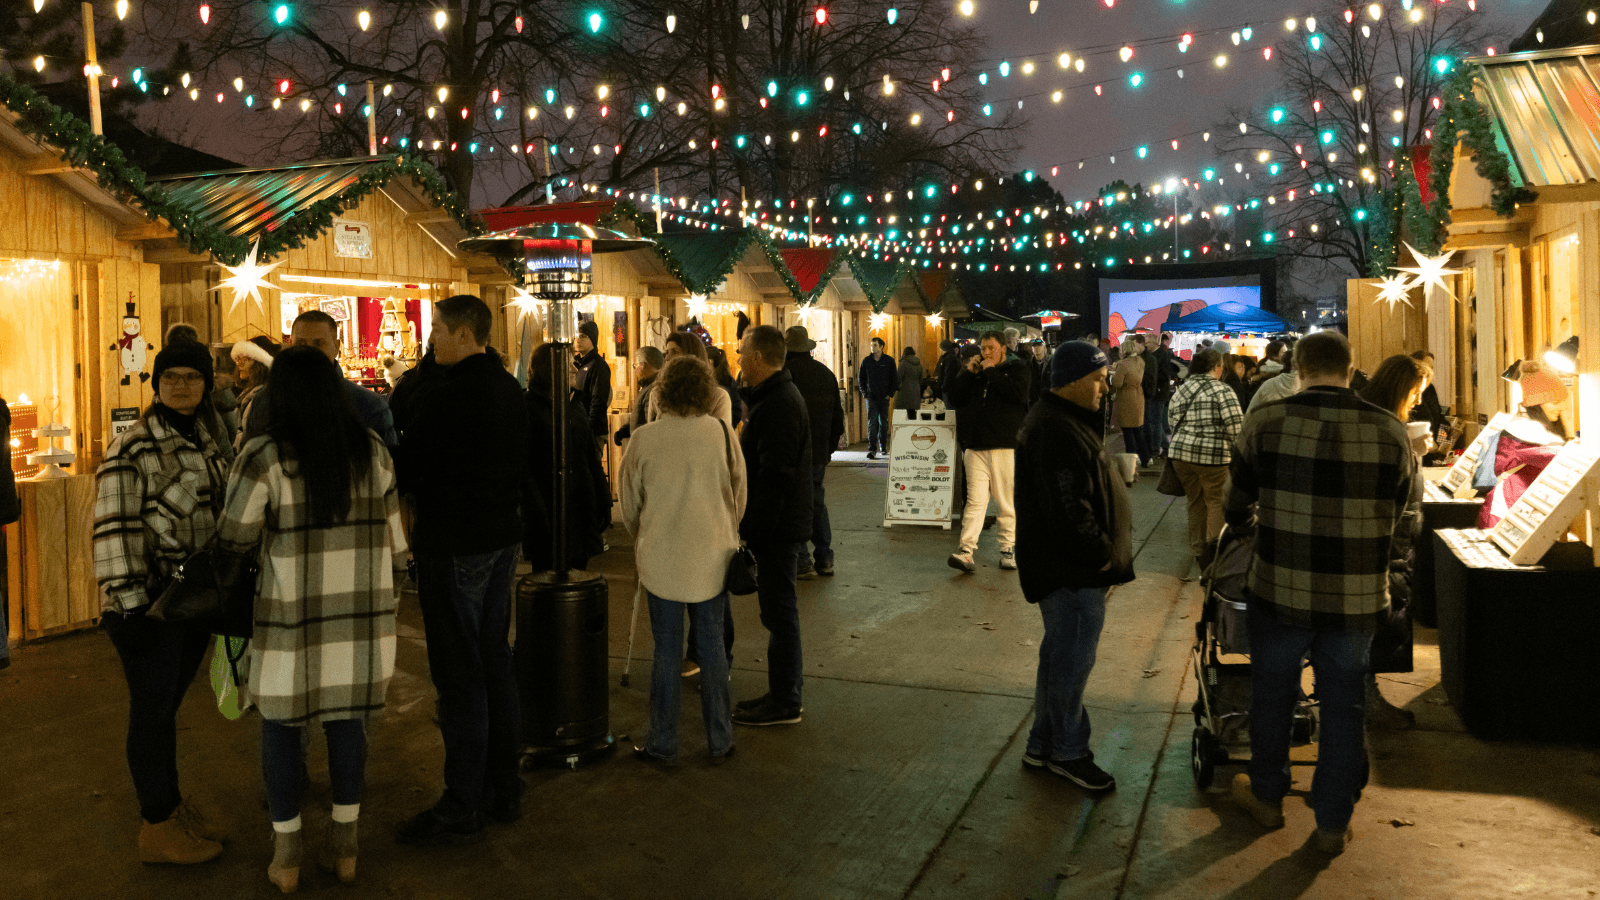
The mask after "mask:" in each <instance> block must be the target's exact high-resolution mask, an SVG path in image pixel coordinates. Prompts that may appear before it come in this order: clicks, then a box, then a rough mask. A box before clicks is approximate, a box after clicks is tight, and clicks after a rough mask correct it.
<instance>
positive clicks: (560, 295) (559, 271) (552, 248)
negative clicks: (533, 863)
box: [458, 223, 653, 768]
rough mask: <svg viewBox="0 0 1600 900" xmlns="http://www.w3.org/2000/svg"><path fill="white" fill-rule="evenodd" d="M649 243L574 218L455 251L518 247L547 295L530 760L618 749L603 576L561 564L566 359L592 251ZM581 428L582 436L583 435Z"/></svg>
mask: <svg viewBox="0 0 1600 900" xmlns="http://www.w3.org/2000/svg"><path fill="white" fill-rule="evenodd" d="M652 243H653V242H652V241H650V240H647V239H643V238H633V237H629V236H628V235H626V234H624V233H622V232H620V231H613V230H611V229H607V228H595V227H591V226H589V225H579V224H573V223H552V224H543V225H530V226H525V227H522V228H513V229H510V230H507V231H497V232H494V233H493V234H486V235H483V236H481V237H475V238H468V239H467V240H464V241H462V242H460V244H459V245H458V246H459V247H460V248H461V249H462V250H466V251H468V252H473V253H486V254H489V255H491V256H495V257H499V258H502V259H504V258H508V257H516V256H519V255H520V256H521V257H522V259H523V261H524V263H525V264H526V265H527V271H528V277H527V284H528V289H529V291H530V292H531V293H532V294H533V295H534V296H536V297H539V298H540V299H543V300H547V301H549V303H550V316H549V326H548V327H549V338H550V341H551V343H553V344H554V345H555V352H554V353H552V354H551V355H550V363H551V372H550V383H551V391H550V395H551V396H550V407H551V409H550V412H551V423H552V425H553V428H552V432H553V433H552V435H551V444H552V446H551V459H553V460H554V461H555V471H554V472H553V473H552V475H551V483H550V485H549V490H550V494H549V496H550V498H551V502H550V516H551V522H550V535H551V555H550V558H551V560H552V561H553V565H554V570H553V571H549V572H538V573H535V574H533V575H531V576H529V577H528V578H526V579H523V580H522V581H520V582H519V583H518V585H517V597H516V603H517V645H516V671H517V687H518V690H519V692H520V694H521V704H522V737H523V741H524V743H525V744H527V745H529V746H530V747H531V748H532V749H531V751H530V754H529V755H530V757H531V759H532V760H533V761H534V762H535V763H540V764H545V765H565V766H568V767H569V768H576V767H577V766H578V765H579V764H580V763H585V762H589V761H591V760H594V759H597V758H599V757H602V756H604V755H606V754H608V753H610V752H611V751H613V750H615V749H616V740H615V738H613V737H612V735H611V725H610V697H609V694H608V690H609V687H608V678H607V671H606V667H607V660H608V652H607V651H608V638H609V634H608V628H607V615H606V606H607V602H608V598H607V593H606V580H605V578H604V577H603V576H601V575H596V574H593V573H590V572H581V571H572V570H569V569H568V568H567V548H568V545H569V535H568V534H567V481H568V479H569V477H570V472H569V468H570V463H571V461H570V460H569V459H568V454H567V440H568V428H567V406H568V403H569V402H570V398H569V392H570V387H571V386H570V384H569V383H568V379H567V361H568V358H569V354H570V353H571V352H572V341H573V338H574V337H575V336H576V335H577V332H578V320H577V313H576V310H575V309H574V307H573V301H575V300H577V299H579V298H581V297H584V296H586V295H588V293H589V288H590V285H591V284H592V283H593V275H594V273H593V270H592V268H591V262H592V258H593V254H595V253H612V252H616V251H621V250H633V249H635V248H639V247H648V246H650V245H651V244H652ZM588 437H589V436H588V435H584V438H585V439H588Z"/></svg>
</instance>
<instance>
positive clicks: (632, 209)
mask: <svg viewBox="0 0 1600 900" xmlns="http://www.w3.org/2000/svg"><path fill="white" fill-rule="evenodd" d="M623 220H627V221H629V222H632V223H633V225H634V227H635V228H637V229H638V230H639V234H641V235H645V236H648V235H652V234H655V233H656V223H655V216H654V214H652V213H647V212H645V211H644V210H642V209H640V208H639V207H638V206H637V205H636V204H635V203H634V202H633V201H632V200H627V199H624V198H621V197H619V198H617V202H615V203H613V204H611V208H610V209H608V210H606V211H605V212H603V213H601V214H600V217H599V218H597V219H595V221H594V223H595V224H596V225H598V226H600V227H601V228H615V227H616V226H617V224H618V223H620V222H622V221H623Z"/></svg>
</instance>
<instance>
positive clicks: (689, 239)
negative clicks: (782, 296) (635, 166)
mask: <svg viewBox="0 0 1600 900" xmlns="http://www.w3.org/2000/svg"><path fill="white" fill-rule="evenodd" d="M655 240H656V246H655V250H656V253H657V254H658V255H659V256H660V257H661V261H662V262H663V263H664V264H665V265H666V267H667V271H669V272H671V273H672V277H674V278H676V279H678V282H679V283H680V284H682V285H683V286H684V288H685V289H687V290H688V291H689V293H691V294H701V295H707V294H710V293H711V292H712V291H715V290H716V289H717V287H718V286H719V285H721V284H722V283H723V282H724V281H727V279H728V275H730V274H731V273H732V272H733V268H734V266H736V265H738V263H739V260H740V259H743V258H744V255H745V253H747V252H748V251H749V250H750V245H751V243H752V242H753V243H755V244H756V245H757V246H758V247H760V248H761V252H762V253H764V254H765V255H766V257H767V260H768V261H769V262H771V263H772V268H773V271H775V272H777V273H778V276H779V277H780V278H782V279H783V283H784V285H785V286H787V287H788V288H789V294H790V295H791V296H793V297H794V299H795V302H797V303H799V302H802V300H801V298H803V297H805V295H806V294H805V291H802V290H801V289H800V283H799V282H798V281H796V280H795V277H794V273H793V272H791V271H789V265H788V263H786V262H784V260H783V254H781V253H779V252H778V248H777V247H775V246H773V244H772V241H771V240H769V239H768V238H767V236H766V235H764V234H762V233H761V232H760V231H758V230H756V229H754V228H742V229H739V230H737V231H735V230H732V229H722V230H720V231H707V232H701V233H698V234H682V233H679V234H660V235H656V238H655Z"/></svg>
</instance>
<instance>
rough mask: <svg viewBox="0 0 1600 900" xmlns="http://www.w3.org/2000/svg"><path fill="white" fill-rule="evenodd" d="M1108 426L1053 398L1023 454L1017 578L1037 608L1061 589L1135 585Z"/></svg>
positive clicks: (1034, 416)
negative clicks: (1105, 436)
mask: <svg viewBox="0 0 1600 900" xmlns="http://www.w3.org/2000/svg"><path fill="white" fill-rule="evenodd" d="M1101 424H1102V419H1101V414H1100V412H1099V411H1098V410H1088V409H1084V408H1083V407H1081V406H1079V405H1077V404H1076V403H1073V402H1072V401H1070V400H1064V399H1062V398H1061V397H1060V396H1058V395H1057V394H1054V393H1049V392H1047V393H1046V394H1045V395H1044V397H1042V398H1041V399H1040V400H1039V402H1038V403H1037V404H1036V405H1035V406H1034V407H1033V409H1031V410H1029V412H1028V416H1027V420H1026V421H1025V422H1024V423H1023V425H1022V435H1021V438H1022V439H1021V441H1020V442H1019V445H1018V447H1017V468H1016V479H1017V480H1016V492H1015V497H1016V508H1017V547H1016V550H1017V574H1018V576H1020V580H1021V582H1022V596H1023V597H1024V598H1025V599H1026V600H1027V601H1028V602H1029V603H1038V602H1039V601H1040V600H1042V599H1044V598H1045V597H1047V596H1049V595H1050V594H1051V593H1053V592H1055V591H1057V590H1060V589H1061V588H1086V587H1109V586H1111V585H1114V584H1122V583H1124V582H1127V581H1132V580H1133V529H1132V507H1131V506H1130V505H1129V503H1128V491H1127V488H1125V487H1124V486H1123V484H1122V479H1121V478H1120V477H1119V476H1118V475H1117V474H1116V473H1115V470H1114V469H1113V467H1112V465H1111V461H1110V459H1109V458H1108V457H1107V456H1106V453H1105V448H1104V446H1103V443H1102V441H1101V439H1100V433H1101V432H1100V429H1101Z"/></svg>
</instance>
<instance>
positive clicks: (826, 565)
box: [816, 559, 833, 577]
mask: <svg viewBox="0 0 1600 900" xmlns="http://www.w3.org/2000/svg"><path fill="white" fill-rule="evenodd" d="M816 568H817V574H818V575H826V576H829V577H832V575H833V560H831V559H830V560H828V561H827V562H819V563H817V564H816Z"/></svg>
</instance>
